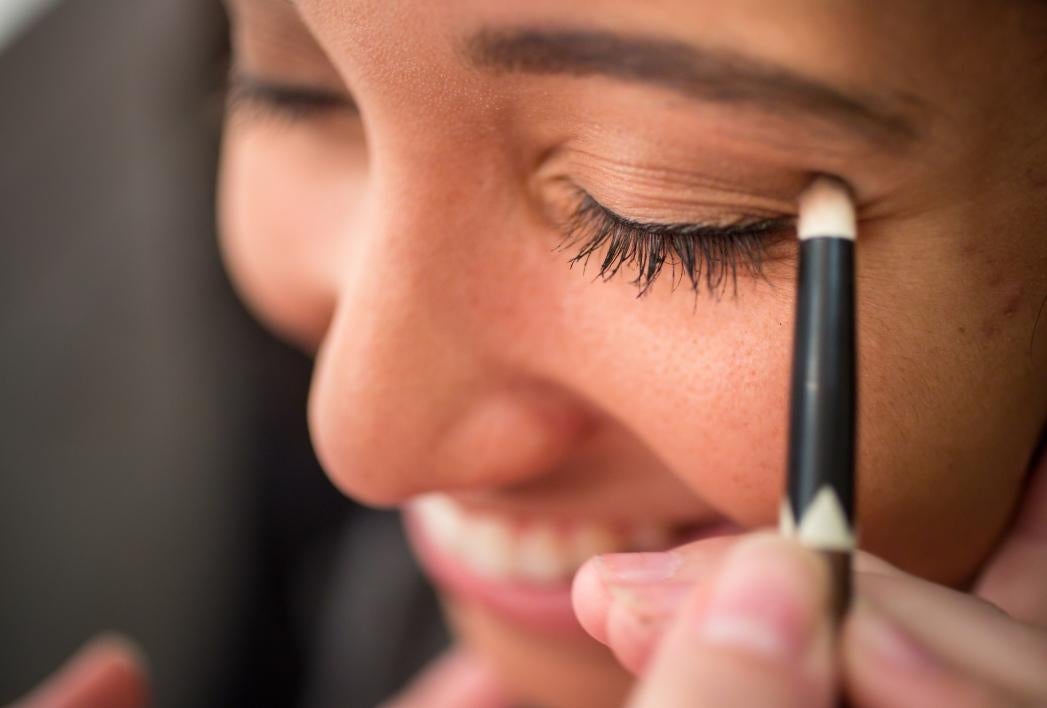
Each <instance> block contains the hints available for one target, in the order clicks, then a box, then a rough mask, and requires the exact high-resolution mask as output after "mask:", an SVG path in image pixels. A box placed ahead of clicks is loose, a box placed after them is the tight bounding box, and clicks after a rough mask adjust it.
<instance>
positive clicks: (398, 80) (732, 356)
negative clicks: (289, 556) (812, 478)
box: [220, 0, 1047, 706]
mask: <svg viewBox="0 0 1047 708" xmlns="http://www.w3.org/2000/svg"><path fill="white" fill-rule="evenodd" d="M230 5H231V7H232V9H233V14H234V21H235V23H234V24H235V28H236V29H235V38H236V45H237V55H238V62H239V63H240V64H241V66H243V67H246V68H248V69H250V70H253V71H255V72H256V73H260V74H263V75H269V76H276V77H277V78H280V79H283V80H285V81H291V82H300V83H305V84H307V85H314V86H315V85H321V86H328V87H330V86H334V87H337V88H339V89H340V90H344V89H345V87H346V86H347V87H348V89H349V90H351V91H352V93H353V97H354V99H355V101H356V103H357V104H358V105H359V106H360V111H361V116H362V118H361V119H357V118H355V117H352V116H350V115H344V116H325V117H320V118H310V119H307V120H303V121H299V122H296V123H287V122H282V121H280V120H278V119H272V118H260V117H257V116H254V117H252V116H251V115H248V114H242V115H236V116H233V118H231V120H230V121H229V124H228V129H227V133H226V141H225V146H224V160H223V169H222V182H221V206H220V220H221V226H222V232H223V248H224V252H225V256H226V259H227V263H228V266H229V269H230V272H231V274H232V276H233V278H234V281H235V282H236V284H237V286H238V288H239V290H240V292H241V293H242V295H243V297H244V298H245V299H246V301H247V302H248V303H249V304H250V305H251V306H252V307H253V309H254V310H255V312H256V313H257V314H258V316H259V317H260V318H261V319H262V320H263V321H264V322H266V323H267V324H268V325H270V326H271V327H272V328H273V329H274V330H275V331H276V332H278V333H280V334H281V335H283V336H285V337H287V338H289V339H291V340H292V341H295V342H296V343H298V344H299V345H300V346H302V347H303V348H305V349H307V350H310V351H315V352H316V354H317V365H316V372H315V378H314V383H313V389H312V396H311V401H310V410H309V417H310V426H311V430H312V433H313V437H314V441H315V444H316V449H317V452H318V454H319V456H320V458H321V461H322V462H323V464H324V466H325V469H326V470H327V472H328V474H329V475H330V476H331V478H332V480H333V481H334V482H335V483H336V484H337V485H338V486H339V487H340V488H341V489H343V490H344V491H345V492H346V493H347V494H350V495H352V496H354V497H356V498H358V499H360V500H362V501H364V502H368V503H374V504H380V505H396V504H400V503H402V502H404V501H405V500H407V499H409V498H410V497H411V496H413V495H415V494H418V493H422V492H426V491H432V490H441V491H453V492H454V493H456V494H458V495H459V496H461V497H462V498H463V499H465V500H467V501H469V502H470V503H471V504H474V505H477V506H484V507H489V508H491V509H495V510H501V511H505V512H509V513H517V514H523V515H527V514H535V515H546V516H553V517H566V518H572V517H584V518H599V519H622V518H635V519H657V520H664V521H674V522H675V521H689V520H697V519H704V518H709V517H714V516H726V517H729V518H731V519H734V520H735V521H738V522H740V523H743V524H746V525H750V526H754V527H755V526H759V525H767V524H772V523H774V520H775V517H776V511H777V507H778V499H779V495H780V493H781V488H782V476H783V462H784V457H785V432H786V430H785V424H786V414H785V411H786V400H787V392H788V371H789V361H788V357H789V352H790V337H791V332H792V306H793V299H792V287H793V285H792V268H793V267H794V263H793V261H792V260H791V259H790V258H789V257H788V256H786V257H784V258H782V259H781V260H780V261H778V262H774V263H769V264H768V266H767V269H766V271H765V276H766V278H765V279H764V280H756V279H752V278H748V277H744V278H740V279H739V281H738V288H737V293H736V294H734V293H731V292H728V293H725V294H723V295H722V296H720V297H714V296H711V295H709V294H708V293H700V294H699V295H698V296H697V297H695V296H694V295H692V294H691V293H690V292H688V291H687V290H686V288H684V289H683V290H678V291H677V292H675V293H674V292H671V288H670V287H668V278H667V277H666V278H664V279H663V281H662V282H660V283H658V284H657V285H656V286H655V287H654V288H653V289H652V291H651V292H650V293H649V294H648V295H647V296H645V297H644V298H642V299H637V298H636V297H635V294H636V292H635V288H633V287H632V286H630V285H629V284H628V282H627V281H628V280H630V279H631V278H632V277H633V275H634V274H632V273H628V274H624V277H623V276H622V275H620V276H619V277H617V278H616V279H614V280H612V281H611V282H608V283H601V282H593V275H594V270H593V268H592V266H590V268H589V269H588V270H585V269H583V268H581V267H580V266H576V267H575V268H571V267H569V265H568V263H567V261H568V259H569V258H570V255H572V254H571V253H568V252H564V251H562V250H558V249H557V245H558V244H560V243H561V241H562V239H563V235H562V234H561V233H560V232H559V231H558V228H557V225H556V224H555V223H554V221H555V219H551V218H550V215H556V214H559V213H561V212H562V211H563V208H564V200H565V197H564V196H563V192H562V190H559V187H558V185H562V184H563V183H564V182H565V181H574V182H579V181H584V182H585V184H584V185H583V186H585V187H587V188H588V189H590V190H593V191H594V192H599V194H598V195H596V196H602V197H603V198H604V199H605V200H607V201H608V202H613V203H615V204H616V206H618V205H620V206H621V208H622V209H629V210H632V211H633V213H634V214H635V215H637V217H640V216H642V217H643V218H649V219H658V218H663V219H671V218H676V214H672V215H670V214H665V215H661V214H660V210H663V209H666V208H670V206H671V208H672V209H674V210H677V211H685V210H686V209H688V208H690V206H691V205H694V206H695V208H696V209H697V208H699V207H700V208H701V209H704V210H705V211H704V212H702V213H708V212H713V213H714V214H718V213H723V214H728V215H729V214H735V213H737V212H739V211H741V210H743V209H744V208H745V207H746V206H751V205H752V204H753V203H756V201H758V200H762V201H760V203H771V202H773V203H776V204H781V205H784V206H782V207H781V208H782V209H787V208H788V205H789V198H790V196H791V195H790V194H788V193H787V191H788V186H789V185H799V184H802V183H803V180H804V179H805V175H808V174H810V173H812V172H820V171H824V172H831V173H834V174H839V175H840V176H841V177H843V178H845V179H846V180H847V181H848V182H850V183H851V184H852V185H853V186H854V187H855V190H856V193H857V194H858V197H859V202H860V205H859V206H860V208H861V211H860V217H861V224H860V236H859V251H858V297H859V348H860V361H859V369H860V371H859V376H860V388H861V396H860V411H859V421H860V434H859V438H860V439H859V516H860V523H861V543H862V545H863V546H865V547H867V548H868V549H870V550H872V551H873V552H875V553H877V554H879V555H882V556H884V557H885V558H887V559H888V560H891V561H893V562H895V563H897V564H899V565H901V566H903V567H905V568H908V569H910V570H912V571H914V572H917V573H920V574H922V575H924V576H926V577H929V578H932V579H935V580H938V581H942V582H946V583H953V584H960V583H962V582H963V581H964V580H965V579H967V578H968V577H969V576H970V575H971V573H972V572H974V570H975V569H976V568H977V566H978V564H979V563H980V562H981V560H982V559H983V558H984V557H985V556H986V554H987V553H988V552H989V551H990V549H991V547H992V544H993V543H994V541H995V540H996V539H997V538H998V535H999V534H1000V532H1001V530H1002V529H1003V528H1004V527H1005V525H1006V523H1007V521H1008V519H1009V517H1010V514H1011V512H1012V510H1013V508H1014V505H1015V503H1016V501H1017V497H1018V494H1019V491H1020V488H1021V482H1022V480H1023V478H1024V475H1025V473H1026V470H1027V469H1028V466H1029V463H1030V457H1031V455H1032V453H1033V451H1034V448H1035V446H1036V443H1037V441H1038V440H1039V439H1040V438H1041V436H1042V435H1043V431H1044V425H1045V420H1047V334H1043V332H1044V331H1047V326H1045V325H1043V323H1042V322H1041V325H1040V330H1041V333H1040V335H1039V336H1038V337H1036V338H1035V339H1034V340H1032V339H1031V336H1032V330H1033V326H1034V322H1035V321H1036V318H1037V313H1038V311H1039V308H1040V304H1041V303H1042V301H1043V298H1044V296H1045V294H1047V191H1045V187H1044V184H1045V183H1044V180H1043V178H1042V175H1043V174H1044V168H1043V165H1045V164H1047V140H1044V139H1043V128H1042V125H1041V123H1042V121H1041V120H1040V118H1039V117H1040V116H1043V115H1047V88H1045V84H1044V82H1042V81H1041V80H1040V79H1039V77H1042V76H1043V75H1044V72H1045V71H1047V67H1045V66H1044V64H1043V58H1042V56H1041V55H1042V45H1041V44H1040V41H1041V40H1042V33H1037V32H1034V31H1032V29H1031V28H1033V27H1037V26H1039V27H1043V26H1044V25H1045V24H1047V16H1045V11H1044V10H1042V9H1041V8H1039V7H1033V6H1034V5H1036V4H1035V3H1018V2H1015V3H1010V2H1003V1H1002V0H1001V1H1000V2H998V3H997V2H988V3H987V2H976V1H975V0H970V1H969V2H968V1H965V2H950V3H949V12H948V13H944V14H943V13H942V12H941V10H942V2H933V1H931V0H926V1H922V2H912V1H911V0H904V1H903V0H897V2H893V1H892V2H888V3H887V5H888V6H889V7H887V8H885V6H884V3H883V2H876V3H873V2H871V1H870V2H852V3H825V2H818V1H817V0H810V1H802V2H795V3H778V2H774V0H745V1H740V2H736V3H718V2H712V1H711V0H707V1H702V2H694V1H693V0H687V1H686V2H684V1H683V0H680V1H679V2H674V1H670V0H664V1H663V0H659V1H658V2H651V3H643V4H642V8H641V6H640V5H641V4H637V3H629V2H626V1H625V0H593V1H591V2H577V3H563V2H561V1H556V2H553V1H552V0H528V2H500V3H497V4H492V3H485V2H480V0H471V1H470V0H455V1H454V2H451V1H450V0H448V1H447V2H443V3H439V4H434V3H423V2H421V0H417V1H414V0H404V1H403V2H399V3H379V2H358V1H355V0H300V1H299V3H298V5H299V8H300V10H299V11H300V13H301V18H302V19H301V20H300V19H299V18H298V16H297V15H296V14H295V12H296V11H295V10H294V9H293V8H292V7H291V6H290V5H289V4H288V3H286V2H283V1H282V0H243V1H236V2H231V3H230ZM437 5H438V6H439V7H437ZM594 18H600V21H601V26H602V27H604V28H608V27H609V28H612V29H617V30H624V31H632V32H643V33H647V34H651V35H662V36H664V35H669V36H673V37H676V38H678V39H681V40H683V41H690V42H695V43H698V44H719V45H721V46H727V47H732V48H736V49H745V50H746V51H750V52H757V53H758V54H759V55H760V57H761V58H763V59H766V60H772V61H774V62H778V63H781V64H784V65H786V66H788V67H790V68H792V69H794V70H797V71H805V72H807V73H808V74H813V75H814V76H816V77H817V78H819V79H821V80H823V81H826V82H835V83H837V84H841V85H845V86H852V87H861V88H862V89H863V91H865V92H872V93H876V92H883V91H890V92H895V93H901V94H904V95H908V96H914V97H917V98H918V99H919V100H920V101H921V102H922V104H923V105H925V106H930V109H929V112H928V114H927V117H926V121H927V122H926V123H925V125H924V127H925V129H926V130H925V131H924V133H923V138H922V141H921V142H920V143H919V144H918V145H916V146H914V147H913V148H912V150H911V151H910V153H909V154H906V155H902V156H898V155H891V154H888V153H887V152H885V151H876V150H871V149H868V148H857V147H852V146H849V145H846V144H843V143H840V142H838V140H837V138H835V137H829V134H828V133H825V132H822V131H820V129H817V128H811V126H809V125H808V126H806V127H801V126H796V125H792V124H790V123H789V122H788V121H782V120H780V119H779V118H777V117H775V118H773V120H772V119H771V118H767V117H766V116H764V117H760V116H754V115H753V114H752V113H751V112H745V111H744V110H742V109H738V108H730V109H725V108H723V107H706V108H700V107H697V106H694V105H691V104H690V103H689V102H687V101H685V100H683V99H679V98H677V97H675V96H670V95H666V94H665V93H664V92H659V91H657V90H651V89H646V88H642V87H636V86H626V85H619V84H617V83H614V82H609V81H606V80H597V79H592V80H579V79H565V78H562V77H548V78H543V79H540V80H539V79H525V78H520V77H513V76H504V75H503V76H491V75H487V74H484V73H482V72H477V71H475V70H473V69H471V68H468V67H466V66H464V65H463V64H462V63H461V61H460V58H459V55H458V54H456V52H455V48H454V45H453V44H452V42H451V41H450V40H449V38H453V37H458V36H462V35H463V34H464V33H467V32H469V31H471V30H472V29H474V28H476V27H478V26H481V25H484V24H497V23H510V24H512V23H528V22H530V23H536V22H547V23H565V24H573V25H579V24H581V25H583V26H589V25H590V24H591V23H593V22H594ZM1037 23H1039V24H1037ZM817 28H826V29H827V30H828V31H817ZM799 38H802V40H803V41H798V39H799ZM1037 62H1039V63H1037ZM1033 67H1039V68H1038V69H1036V70H1033ZM343 82H344V84H343ZM1019 97H1020V98H1019ZM768 121H770V122H768ZM774 121H778V122H774ZM770 125H773V126H774V129H773V130H770V129H769V128H768V126H770ZM769 135H770V136H771V137H773V138H774V139H773V140H770V139H768V136H769ZM799 146H802V149H800V147H799ZM637 164H641V165H644V169H645V171H644V172H643V174H644V175H645V179H644V180H643V181H642V185H641V180H639V179H638V178H637V174H639V173H638V172H637V170H636V169H635V167H636V165H637ZM692 173H693V175H694V176H695V178H694V179H690V180H680V179H676V178H674V177H673V176H674V175H680V174H688V175H690V174H692ZM674 179H675V181H674ZM716 179H721V180H722V181H724V182H725V183H726V184H728V185H729V188H723V189H714V188H712V187H709V186H707V185H709V184H715V183H716V181H715V180H716ZM681 181H686V182H687V185H688V186H687V187H686V188H681V187H679V186H678V185H677V183H678V182H681ZM703 185H705V186H703ZM783 185H785V186H783ZM558 190H559V191H558ZM757 191H760V192H761V193H760V194H756V192H757ZM768 195H770V197H768ZM1030 341H1032V347H1031V349H1030ZM451 604H452V605H453V604H454V603H453V601H451ZM453 614H454V615H455V616H456V617H459V618H462V617H465V618H466V619H464V620H462V621H461V622H460V631H461V636H462V638H463V641H466V642H469V643H472V644H474V645H477V646H480V647H482V649H483V651H484V652H485V653H487V654H489V655H490V656H491V657H492V658H493V660H494V661H495V662H496V663H497V664H498V665H499V666H500V667H501V668H502V670H503V673H504V674H505V676H506V680H507V682H508V683H509V684H510V685H512V686H514V687H518V688H520V690H523V689H524V688H525V687H526V688H528V689H535V687H537V688H536V689H535V691H536V692H535V693H534V694H533V695H532V694H528V695H527V697H528V699H529V700H534V701H539V702H541V703H543V704H545V705H549V706H559V705H578V703H577V697H578V696H579V695H584V691H585V685H592V684H593V683H594V682H596V681H597V679H596V678H594V676H598V675H601V674H602V675H604V676H605V679H604V681H603V684H605V685H606V686H611V687H613V688H612V689H610V690H609V691H608V694H607V695H602V696H599V697H593V701H595V702H591V703H589V705H614V704H615V703H616V701H617V696H618V695H620V693H621V692H622V691H623V690H624V686H625V685H626V682H625V681H624V678H623V676H622V674H621V673H620V672H619V670H618V669H617V668H616V667H615V666H614V663H613V661H612V660H611V658H610V657H609V656H607V655H606V652H602V650H600V649H599V648H596V647H594V646H592V645H585V644H584V643H583V644H572V643H563V642H561V641H560V640H554V639H546V638H540V637H531V636H529V635H527V634H526V633H525V632H522V631H521V630H518V629H514V628H511V627H508V626H506V625H504V623H502V622H500V621H499V620H497V619H496V618H491V617H485V615H484V612H483V611H482V610H476V609H470V608H459V609H458V611H456V612H454V613H453ZM550 656H555V657H556V661H555V662H552V661H550V658H549V657H550ZM572 657H574V659H572ZM572 661H577V662H578V667H584V668H579V669H578V671H572V670H571V667H572V663H571V662H572ZM583 675H584V676H585V678H584V679H580V678H578V677H579V676H583Z"/></svg>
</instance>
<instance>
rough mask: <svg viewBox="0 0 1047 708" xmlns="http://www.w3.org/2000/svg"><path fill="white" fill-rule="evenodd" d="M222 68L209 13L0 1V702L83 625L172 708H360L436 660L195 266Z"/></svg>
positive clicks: (243, 336) (298, 404)
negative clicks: (130, 648) (110, 643)
mask: <svg viewBox="0 0 1047 708" xmlns="http://www.w3.org/2000/svg"><path fill="white" fill-rule="evenodd" d="M226 52H227V48H226V27H225V24H224V15H223V13H222V10H221V7H220V5H219V3H218V2H217V1H216V0H65V1H64V2H55V1H52V0H35V1H34V0H0V156H2V157H0V239H2V241H0V243H2V250H0V505H2V506H0V511H2V514H0V569H2V582H0V657H2V658H0V704H4V703H7V702H8V701H10V700H12V699H14V698H15V697H17V696H18V695H21V694H22V693H24V692H25V691H26V690H28V689H29V688H30V687H31V686H32V685H34V684H35V683H36V682H38V681H39V680H41V679H42V678H43V677H44V676H45V675H46V674H47V673H48V672H49V671H51V670H53V669H54V668H55V667H57V666H58V665H59V664H60V663H61V662H62V661H63V660H64V659H65V658H67V657H68V656H69V655H70V654H71V653H72V652H73V651H74V650H75V649H76V648H77V647H78V646H79V645H80V644H82V643H83V642H85V641H86V640H87V639H88V638H90V637H91V636H92V635H94V634H96V633H98V632H100V631H103V630H117V631H120V632H123V633H126V634H128V635H129V636H131V637H133V638H134V639H135V640H137V641H138V642H140V643H141V644H142V645H143V647H144V648H145V650H146V652H147V654H148V656H149V659H150V662H151V665H152V668H153V679H154V690H155V696H156V705H158V706H171V707H175V706H178V707H183V706H240V705H242V706H269V705H271V706H285V705H302V706H326V705H343V706H369V705H374V704H375V703H376V702H377V701H378V700H380V699H381V698H382V697H383V696H385V695H388V693H389V692H390V691H392V690H394V689H395V688H396V687H397V686H398V685H401V684H402V683H403V681H404V680H405V679H406V677H407V676H409V675H410V674H411V673H412V672H413V671H414V670H415V669H417V667H418V666H419V665H420V664H422V663H423V662H424V661H425V660H426V659H427V657H429V656H431V655H432V654H433V653H434V652H435V651H437V650H438V648H439V647H440V646H441V645H442V644H443V643H444V642H445V641H446V639H445V636H444V632H443V628H442V625H441V624H440V623H439V620H438V619H437V618H436V612H435V605H434V601H433V598H432V596H431V594H430V593H429V591H428V589H427V588H426V587H425V586H424V584H423V583H422V582H421V581H420V580H419V578H418V576H417V572H416V571H415V569H414V566H413V564H412V563H411V561H410V560H409V559H408V557H407V555H406V553H405V551H404V548H403V541H402V539H401V537H400V532H399V527H398V525H397V523H396V520H395V518H393V517H392V516H390V515H388V514H379V513H376V512H365V511H363V510H361V509H359V508H357V507H355V506H353V505H352V504H351V503H350V502H348V501H347V500H345V499H343V498H342V497H340V496H339V495H338V494H337V493H336V492H335V491H334V490H333V488H332V487H331V486H330V484H329V483H328V482H327V481H326V479H325V478H324V476H323V474H322V472H321V471H320V469H319V468H318V467H317V465H316V462H315V460H314V459H313V456H312V453H311V450H310V448H309V442H308V436H307V433H306V427H305V396H306V391H307V384H308V376H309V362H308V361H307V360H306V358H305V357H303V356H301V355H299V354H297V353H296V352H293V351H291V350H289V349H287V348H285V347H284V346H282V345H280V344H278V343H277V342H275V341H273V340H272V339H271V338H269V337H268V336H267V335H266V334H265V333H264V332H262V331H261V330H260V329H259V328H258V327H257V326H256V325H255V324H254V323H253V322H252V321H251V320H250V318H249V316H248V315H247V314H246V313H245V312H244V310H243V309H242V308H241V306H240V305H239V304H238V303H237V301H236V299H235V297H234V295H233V293H232V291H231V288H230V286H229V284H228V283H227V281H226V278H225V276H224V274H223V273H222V271H221V266H220V263H219V261H218V253H217V248H216V244H215V237H214V228H213V212H214V206H213V187H214V171H215V161H216V155H217V149H218V140H219V125H220V119H221V110H222V103H223V97H222V82H223V77H224V71H225V61H226ZM356 578H365V580H363V581H360V582H354V581H355V579H356ZM376 578H377V579H378V580H379V582H376ZM406 637H412V639H410V640H407V639H405V638H406Z"/></svg>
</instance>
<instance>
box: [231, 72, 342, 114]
mask: <svg viewBox="0 0 1047 708" xmlns="http://www.w3.org/2000/svg"><path fill="white" fill-rule="evenodd" d="M228 100H229V103H230V105H231V106H234V107H235V106H237V105H240V104H254V105H262V106H266V107H271V108H275V109H278V110H280V111H283V112H285V113H287V114H290V115H291V117H305V116H307V115H310V114H314V113H324V112H328V111H334V110H349V111H351V112H353V113H357V112H358V110H357V107H356V103H355V102H354V101H353V99H352V98H351V97H350V96H349V95H348V94H347V93H345V92H344V91H341V90H338V89H330V88H326V87H321V86H313V85H309V84H305V83H303V84H297V83H294V82H291V81H285V80H281V79H269V78H266V77H262V76H257V75H254V74H251V73H247V72H243V71H233V72H231V73H230V75H229V88H228Z"/></svg>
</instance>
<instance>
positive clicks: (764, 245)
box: [561, 192, 793, 296]
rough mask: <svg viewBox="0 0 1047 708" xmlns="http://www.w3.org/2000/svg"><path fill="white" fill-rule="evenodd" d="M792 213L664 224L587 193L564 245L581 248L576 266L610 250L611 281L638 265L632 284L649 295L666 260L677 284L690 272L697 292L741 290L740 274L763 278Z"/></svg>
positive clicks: (603, 271) (604, 272)
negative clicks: (615, 207) (771, 249)
mask: <svg viewBox="0 0 1047 708" xmlns="http://www.w3.org/2000/svg"><path fill="white" fill-rule="evenodd" d="M792 224H793V219H792V217H786V216H781V217H774V218H766V217H752V218H750V217H742V218H740V219H738V220H736V221H734V222H731V223H726V224H659V223H654V222H647V221H635V220H633V219H629V218H626V217H624V216H620V215H618V214H616V213H614V212H613V211H611V210H610V209H608V208H607V207H605V206H603V205H602V204H600V203H599V202H597V201H596V200H595V199H593V198H592V197H591V196H590V195H588V194H586V193H584V192H581V193H580V196H579V201H578V205H577V206H576V207H575V210H574V212H573V214H572V215H571V217H570V218H569V219H568V221H567V224H566V226H565V231H566V237H565V239H564V241H563V243H562V244H561V248H569V247H578V248H579V249H580V250H579V251H578V253H577V254H576V255H575V256H573V257H572V258H571V261H570V262H571V265H572V266H574V265H576V264H578V263H581V264H582V266H583V267H584V266H586V265H587V264H588V263H589V260H590V259H591V258H592V257H593V255H595V254H597V253H598V252H604V256H603V260H602V261H601V263H600V271H599V273H598V274H597V277H599V278H601V279H603V280H605V281H606V280H610V279H611V278H613V277H614V276H615V275H617V274H618V271H619V270H621V269H622V268H623V267H626V266H634V267H635V268H636V270H637V271H638V272H637V275H636V278H634V279H633V280H632V284H633V285H635V286H636V287H637V288H638V289H639V293H638V296H643V295H644V294H646V293H647V292H648V291H649V289H650V288H651V286H652V285H654V282H655V280H657V279H658V276H659V275H660V274H661V272H662V269H663V268H664V266H665V265H666V264H668V265H669V266H670V268H671V269H672V278H671V279H672V285H673V288H674V289H675V288H676V287H677V286H678V285H679V284H680V282H681V281H682V280H683V278H684V276H686V277H687V279H688V281H689V283H690V286H691V289H692V290H693V291H695V292H697V291H698V288H699V287H700V286H701V285H703V284H704V285H705V287H706V289H707V290H708V292H709V293H710V294H712V295H722V294H723V293H724V291H725V290H726V289H727V286H728V284H730V286H731V288H732V292H735V291H736V290H737V284H738V274H739V273H742V274H744V275H750V276H753V277H758V278H759V277H763V266H764V262H765V258H766V254H767V249H768V247H769V246H770V245H771V243H772V241H773V240H774V237H776V236H785V235H786V233H787V232H788V231H789V230H790V229H791V227H792Z"/></svg>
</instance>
